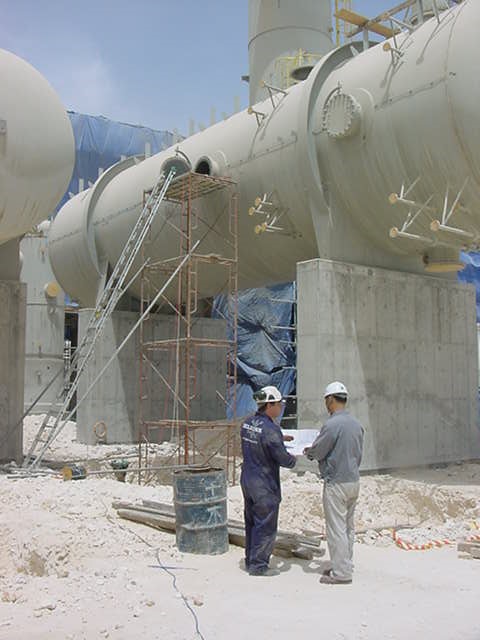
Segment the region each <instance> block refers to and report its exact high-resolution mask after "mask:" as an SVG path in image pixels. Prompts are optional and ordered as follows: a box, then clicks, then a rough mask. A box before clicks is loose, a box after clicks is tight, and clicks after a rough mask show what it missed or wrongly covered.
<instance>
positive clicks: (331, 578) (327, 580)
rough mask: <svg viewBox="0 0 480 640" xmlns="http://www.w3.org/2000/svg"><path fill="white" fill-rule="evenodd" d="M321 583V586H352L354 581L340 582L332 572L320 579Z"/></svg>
mask: <svg viewBox="0 0 480 640" xmlns="http://www.w3.org/2000/svg"><path fill="white" fill-rule="evenodd" d="M320 582H321V584H352V580H351V579H350V580H340V578H337V577H336V576H335V575H334V574H333V571H332V570H330V573H328V574H325V573H324V574H323V576H322V577H321V578H320Z"/></svg>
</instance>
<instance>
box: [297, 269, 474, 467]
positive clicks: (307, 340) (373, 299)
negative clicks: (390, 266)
mask: <svg viewBox="0 0 480 640" xmlns="http://www.w3.org/2000/svg"><path fill="white" fill-rule="evenodd" d="M297 285H298V329H297V331H298V351H297V361H298V362H297V368H298V383H297V384H298V416H299V427H300V428H312V429H313V428H316V429H318V428H319V427H320V426H321V425H322V423H323V422H324V421H325V419H326V417H327V416H326V413H325V408H324V401H323V397H322V391H323V389H324V387H325V385H326V384H327V383H328V382H330V381H332V380H341V381H342V382H344V383H345V384H346V385H347V387H348V388H349V390H350V393H351V399H350V402H349V409H350V411H351V413H353V414H354V415H355V416H357V417H358V418H359V419H360V421H361V422H362V424H363V425H364V426H365V428H366V437H365V451H364V459H363V468H364V469H371V470H374V469H387V468H395V467H404V466H415V465H424V464H433V463H441V462H449V461H457V460H465V459H473V458H479V457H480V430H479V427H478V408H477V397H478V359H477V335H476V310H475V290H474V288H473V287H470V286H468V285H463V284H459V283H457V282H456V281H450V280H445V279H441V278H435V277H428V276H419V275H413V274H407V273H400V272H396V271H388V270H385V269H376V268H370V267H362V266H357V265H350V264H344V263H337V262H331V261H328V260H311V261H308V262H303V263H299V264H298V267H297Z"/></svg>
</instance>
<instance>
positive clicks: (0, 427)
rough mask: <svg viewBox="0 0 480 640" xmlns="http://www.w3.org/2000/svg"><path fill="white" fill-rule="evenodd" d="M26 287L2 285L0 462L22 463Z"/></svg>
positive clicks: (0, 313)
mask: <svg viewBox="0 0 480 640" xmlns="http://www.w3.org/2000/svg"><path fill="white" fill-rule="evenodd" d="M25 313H26V286H25V285H24V284H22V283H20V282H16V281H7V280H1V281H0V462H10V461H11V460H15V462H17V464H18V463H20V462H21V461H22V453H23V452H22V445H23V428H22V426H21V425H20V426H18V427H16V428H15V425H17V423H18V422H19V420H20V419H21V417H22V415H23V387H24V370H25Z"/></svg>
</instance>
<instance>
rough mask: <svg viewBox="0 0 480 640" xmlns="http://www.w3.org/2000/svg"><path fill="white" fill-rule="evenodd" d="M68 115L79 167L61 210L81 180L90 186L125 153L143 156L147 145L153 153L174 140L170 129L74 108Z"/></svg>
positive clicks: (74, 171) (125, 154) (76, 189)
mask: <svg viewBox="0 0 480 640" xmlns="http://www.w3.org/2000/svg"><path fill="white" fill-rule="evenodd" d="M68 116H69V118H70V122H71V125H72V128H73V135H74V137H75V168H74V170H73V175H72V179H71V181H70V184H69V186H68V190H67V193H66V194H65V196H64V197H63V198H62V200H61V202H60V204H59V206H58V209H60V207H61V206H62V205H63V204H64V203H65V202H66V201H67V200H68V198H69V193H78V191H79V184H80V183H79V181H80V180H83V184H84V188H85V189H87V188H88V183H89V182H91V183H94V182H95V181H96V180H97V178H98V174H99V170H100V169H102V170H104V171H105V169H108V168H109V167H111V166H112V165H113V164H116V163H117V162H119V160H121V158H122V156H124V157H128V156H134V155H141V154H142V155H143V154H144V153H145V145H147V146H148V147H149V148H150V153H151V154H152V155H153V154H154V153H158V152H159V151H161V150H162V149H166V148H167V147H169V146H171V145H172V144H173V142H174V140H173V134H172V133H170V132H169V131H155V129H149V128H148V127H141V126H138V125H133V124H125V123H123V122H115V121H114V120H109V119H108V118H104V117H103V116H88V115H85V114H83V113H75V112H74V111H69V112H68Z"/></svg>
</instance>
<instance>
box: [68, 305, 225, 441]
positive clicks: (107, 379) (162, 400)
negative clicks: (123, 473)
mask: <svg viewBox="0 0 480 640" xmlns="http://www.w3.org/2000/svg"><path fill="white" fill-rule="evenodd" d="M91 313H92V310H91V309H82V310H81V311H80V312H79V319H78V339H79V342H80V341H81V339H82V337H83V335H84V332H85V328H86V326H87V323H88V320H89V318H90V315H91ZM138 318H139V314H138V313H133V312H128V311H116V312H115V313H114V314H112V316H111V317H110V318H109V320H108V322H107V324H106V327H105V329H104V331H103V334H102V338H101V340H99V342H98V343H97V345H96V348H95V351H94V354H93V356H92V358H91V360H90V361H89V364H88V366H87V369H86V372H85V374H84V375H83V376H82V379H81V381H80V384H79V388H78V391H77V396H78V398H81V397H82V396H83V394H84V392H85V390H86V389H87V388H88V386H90V384H91V382H93V380H94V379H95V378H96V376H97V375H98V373H99V372H100V371H101V369H102V368H103V367H104V366H105V364H106V363H107V362H108V360H109V359H110V357H111V355H112V354H113V353H114V351H115V349H116V348H117V347H118V345H119V344H120V343H121V342H122V341H123V339H124V338H125V337H126V335H127V334H128V333H129V331H130V330H131V328H132V327H133V325H134V324H135V322H136V321H137V320H138ZM145 331H146V339H147V340H152V339H155V340H160V339H167V338H172V337H174V336H175V331H176V319H175V317H174V316H166V315H158V316H151V317H150V320H149V321H148V323H147V324H146V326H145ZM192 331H193V335H195V336H196V337H199V338H201V337H203V338H217V339H223V338H225V324H224V323H223V322H222V321H221V320H214V319H211V318H197V319H196V320H195V322H194V323H193V329H192ZM173 356H174V353H173V352H170V353H169V352H168V351H161V352H160V351H158V352H156V353H155V355H154V356H152V359H153V360H154V365H155V368H156V369H157V371H158V372H160V373H161V375H162V376H163V377H164V378H165V379H166V380H167V381H168V382H169V384H170V385H171V386H174V385H175V375H174V374H175V371H174V362H175V361H174V357H173ZM138 367H139V338H138V334H135V335H134V336H132V337H131V338H130V341H129V342H128V343H127V344H126V345H125V347H124V349H123V350H122V352H121V353H120V354H119V356H118V358H116V360H115V361H114V362H113V363H112V364H111V365H110V368H109V369H108V370H107V371H106V372H105V375H104V376H103V377H102V378H101V379H100V380H99V381H98V383H97V384H96V385H95V387H94V388H93V389H92V391H91V392H90V395H89V396H88V397H87V398H86V399H85V401H84V403H83V404H82V405H80V407H79V409H78V412H77V439H78V440H79V442H84V443H89V444H93V443H95V434H94V431H93V429H94V425H95V423H96V422H98V421H103V422H105V425H106V428H107V433H106V439H107V442H108V443H109V444H110V443H130V442H138V401H139V391H138V385H139V373H138ZM146 370H147V374H148V375H149V384H147V386H148V391H149V392H148V394H147V395H148V398H146V399H145V402H144V410H145V412H146V415H147V417H148V415H150V416H151V418H152V419H156V420H158V419H159V418H167V419H168V418H172V411H173V409H172V402H171V400H172V394H171V393H165V385H164V383H163V382H162V380H161V378H160V377H159V375H158V373H155V371H154V370H153V369H152V368H148V367H147V368H146ZM181 382H182V381H180V383H181ZM191 384H192V385H193V386H194V387H195V388H194V391H193V393H194V394H195V399H194V400H193V401H192V416H191V417H192V419H193V420H215V419H217V420H218V419H224V418H225V406H224V404H223V402H222V400H221V398H220V397H219V396H218V394H217V390H218V391H220V393H221V394H222V395H223V396H225V388H226V354H225V349H221V348H220V349H218V348H207V349H201V348H200V349H198V351H197V379H196V383H195V382H194V381H192V382H191ZM158 435H160V438H159V441H162V440H165V439H167V440H168V439H169V436H170V432H168V434H166V433H164V434H158ZM152 441H155V439H154V438H152Z"/></svg>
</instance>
